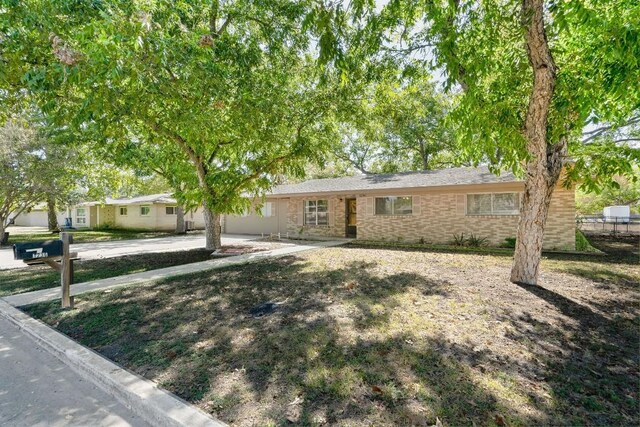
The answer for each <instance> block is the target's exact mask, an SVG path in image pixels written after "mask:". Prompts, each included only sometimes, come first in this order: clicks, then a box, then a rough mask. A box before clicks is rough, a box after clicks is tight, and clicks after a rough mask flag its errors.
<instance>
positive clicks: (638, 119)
mask: <svg viewBox="0 0 640 427" xmlns="http://www.w3.org/2000/svg"><path fill="white" fill-rule="evenodd" d="M636 123H640V116H634V117H631V118H630V119H629V120H627V122H626V123H624V124H622V125H620V126H615V125H608V126H602V127H600V128H598V129H594V130H590V131H588V132H583V133H582V136H583V137H586V138H585V139H583V140H582V143H583V144H585V143H588V142H591V141H593V140H594V139H596V138H598V137H599V136H602V135H603V134H604V133H606V132H607V131H609V130H612V129H614V128H616V129H621V128H624V127H627V126H631V125H634V124H636Z"/></svg>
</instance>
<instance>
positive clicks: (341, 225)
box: [287, 195, 356, 237]
mask: <svg viewBox="0 0 640 427" xmlns="http://www.w3.org/2000/svg"><path fill="white" fill-rule="evenodd" d="M349 198H356V196H355V195H347V196H324V197H323V196H320V197H292V198H290V199H289V214H288V215H287V232H288V233H289V234H290V235H291V236H300V237H345V234H346V227H345V222H346V218H345V216H346V206H345V199H349ZM305 200H328V201H329V218H328V220H329V225H317V226H316V225H304V224H303V223H304V216H303V210H304V201H305Z"/></svg>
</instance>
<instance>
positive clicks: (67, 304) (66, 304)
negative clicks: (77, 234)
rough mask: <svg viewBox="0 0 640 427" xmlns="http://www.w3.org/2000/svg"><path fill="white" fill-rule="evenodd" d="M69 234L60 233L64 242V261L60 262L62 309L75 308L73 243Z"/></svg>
mask: <svg viewBox="0 0 640 427" xmlns="http://www.w3.org/2000/svg"><path fill="white" fill-rule="evenodd" d="M71 237H72V236H71V235H70V234H69V233H65V232H62V233H60V240H61V241H62V260H61V262H60V283H61V284H62V308H73V298H72V297H71V281H72V280H73V261H71V254H70V253H69V244H70V243H71Z"/></svg>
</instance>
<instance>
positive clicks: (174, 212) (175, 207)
mask: <svg viewBox="0 0 640 427" xmlns="http://www.w3.org/2000/svg"><path fill="white" fill-rule="evenodd" d="M167 208H173V213H167ZM177 209H178V207H177V206H165V207H164V214H165V215H167V216H174V215H177V213H176V211H177Z"/></svg>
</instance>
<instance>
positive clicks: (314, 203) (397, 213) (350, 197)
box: [223, 167, 575, 249]
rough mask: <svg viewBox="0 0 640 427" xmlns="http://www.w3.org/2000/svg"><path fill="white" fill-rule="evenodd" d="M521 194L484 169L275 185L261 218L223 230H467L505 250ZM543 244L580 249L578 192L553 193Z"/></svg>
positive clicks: (310, 233)
mask: <svg viewBox="0 0 640 427" xmlns="http://www.w3.org/2000/svg"><path fill="white" fill-rule="evenodd" d="M523 189H524V183H523V182H522V181H521V180H518V179H517V178H516V177H515V176H514V175H513V174H511V173H505V174H502V175H500V176H496V175H494V174H492V173H491V172H489V170H488V168H486V167H478V168H452V169H442V170H436V171H427V172H411V173H398V174H380V175H363V176H354V177H344V178H331V179H316V180H311V181H306V182H302V183H299V184H289V185H280V186H277V187H275V188H274V189H273V191H272V192H271V193H270V194H268V195H267V196H266V198H265V203H264V206H263V208H262V212H261V214H256V213H255V212H249V213H247V214H246V215H244V216H227V217H226V219H225V224H224V228H223V231H224V232H226V233H248V234H249V233H251V234H255V233H281V235H286V234H287V233H288V234H289V236H295V237H298V236H300V237H354V238H357V239H363V240H386V241H405V242H418V241H424V242H428V243H442V244H446V243H450V242H451V241H452V240H453V236H454V234H460V233H464V234H465V235H466V236H469V235H471V234H474V235H475V236H478V237H483V238H486V239H487V241H488V243H489V244H492V245H500V244H502V243H504V241H505V239H506V238H510V237H515V236H516V229H517V224H518V217H519V213H518V211H519V206H520V198H521V193H522V191H523ZM544 247H545V248H546V249H575V193H574V189H573V188H570V189H566V188H563V187H561V186H560V185H558V187H557V188H556V190H555V192H554V194H553V198H552V201H551V206H550V210H549V216H548V219H547V224H546V229H545V236H544Z"/></svg>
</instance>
